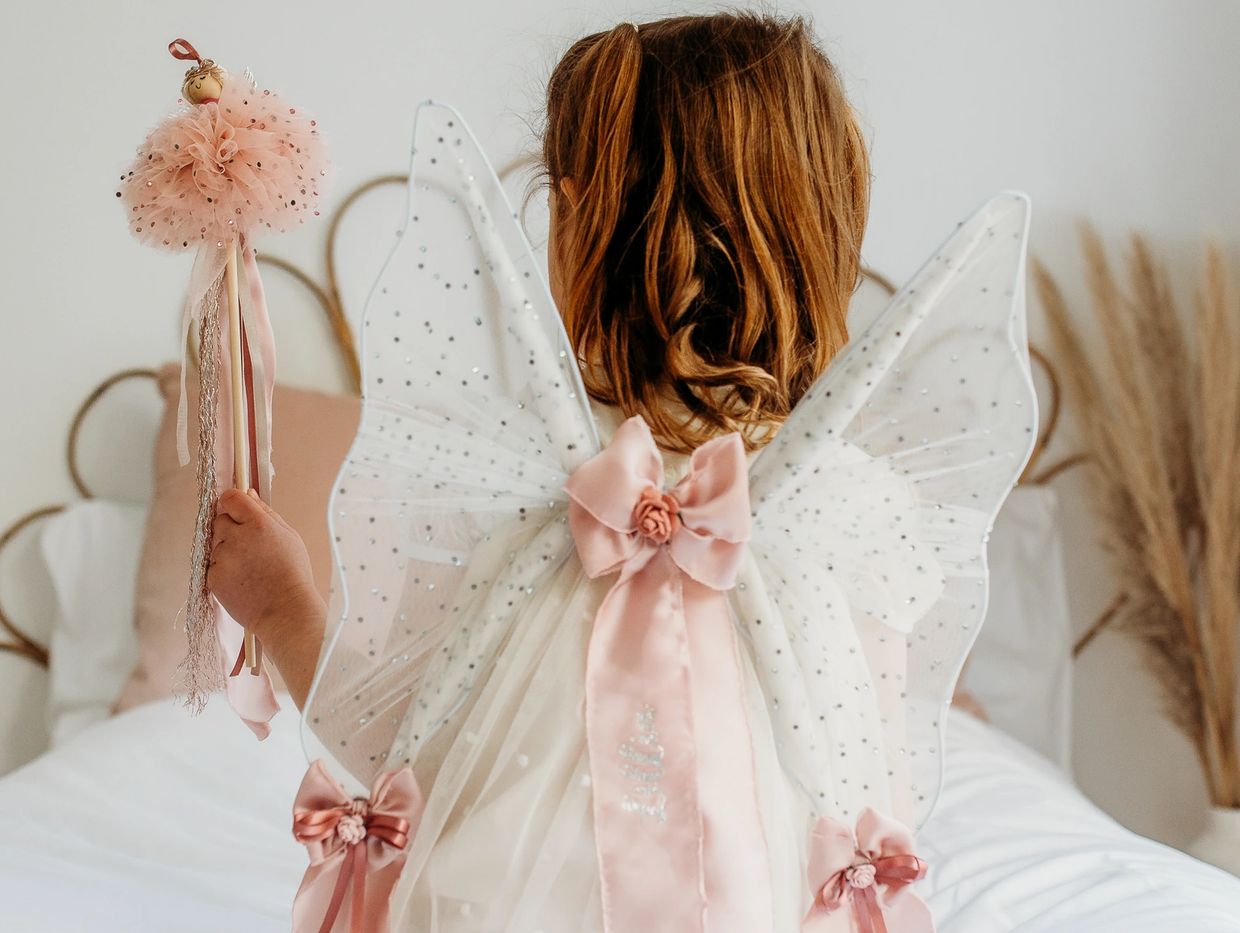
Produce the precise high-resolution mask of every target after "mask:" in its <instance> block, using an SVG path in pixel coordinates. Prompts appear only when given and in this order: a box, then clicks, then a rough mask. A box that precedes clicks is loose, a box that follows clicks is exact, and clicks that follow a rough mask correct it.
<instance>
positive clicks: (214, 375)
mask: <svg viewBox="0 0 1240 933" xmlns="http://www.w3.org/2000/svg"><path fill="white" fill-rule="evenodd" d="M168 51H169V52H170V53H171V54H172V55H173V57H174V58H177V59H180V60H182V61H190V62H193V64H192V65H191V67H190V68H189V70H188V71H186V73H185V78H184V80H183V82H182V85H181V94H182V99H181V100H180V101H179V102H178V103H179V104H180V107H179V108H178V110H177V111H176V112H175V113H173V114H172V115H171V116H169V117H167V118H166V119H164V120H163V121H161V122H160V123H159V124H158V125H157V126H156V127H155V128H154V129H153V130H152V131H151V132H150V134H149V135H148V136H147V138H146V140H145V141H144V142H143V144H142V146H140V147H139V149H138V154H137V157H136V159H135V160H134V164H133V165H132V166H131V168H130V170H129V171H128V172H127V173H126V174H124V175H122V176H121V188H120V190H118V191H117V192H116V196H117V197H118V198H120V199H121V201H122V204H123V205H124V207H125V208H126V215H127V220H128V222H129V226H130V230H131V232H133V234H134V235H135V236H136V237H138V239H139V240H140V241H142V242H143V243H146V244H148V245H151V246H155V247H159V248H163V249H168V250H173V251H178V252H183V251H188V250H190V249H193V250H195V251H196V256H195V261H194V267H193V271H192V273H191V275H190V285H189V292H188V294H187V296H186V300H185V306H184V311H183V313H182V321H181V347H182V353H183V354H184V353H185V352H186V350H187V347H188V336H189V332H190V328H191V327H195V326H196V328H197V332H198V346H199V352H198V357H199V363H198V377H199V394H198V413H197V414H198V462H197V467H196V478H197V484H198V514H197V521H196V523H195V528H194V538H193V547H192V550H191V557H190V563H191V566H190V581H189V595H188V598H187V600H186V604H185V614H186V619H185V629H186V633H187V639H188V650H187V653H186V657H185V659H184V660H183V661H182V662H181V666H180V669H179V674H180V688H181V690H182V691H183V698H184V700H185V702H186V705H188V706H189V707H190V708H191V709H192V710H194V711H195V712H199V711H201V710H202V708H203V707H204V706H205V704H206V700H207V697H208V695H209V694H210V693H211V692H213V691H215V690H218V689H220V687H221V686H222V687H223V688H224V689H225V692H226V693H227V696H228V700H229V703H230V704H231V705H232V706H233V708H234V709H235V710H236V711H237V712H238V714H239V715H240V716H241V718H242V719H243V720H244V721H245V722H246V724H247V725H248V726H249V727H250V728H251V729H252V730H253V731H254V732H255V734H257V735H258V737H259V738H260V739H261V738H265V737H266V736H267V734H268V732H269V726H268V725H267V723H268V721H269V720H270V719H271V717H272V716H273V715H275V712H276V711H277V710H278V709H279V705H278V704H277V703H276V701H275V694H274V692H273V690H272V687H271V679H270V677H269V676H268V675H267V673H266V671H265V670H264V668H263V663H262V648H261V645H260V644H259V643H258V641H257V639H255V638H254V637H253V636H250V635H246V634H245V632H244V629H242V627H241V626H240V625H239V624H238V623H237V622H236V621H235V620H233V619H232V618H231V617H229V616H228V613H227V612H225V611H224V608H223V607H222V606H221V605H220V604H219V602H218V600H216V599H215V598H214V597H213V596H212V595H211V593H210V591H209V590H208V588H207V582H206V581H207V567H208V563H209V560H210V547H211V539H212V532H213V525H214V514H215V502H216V498H217V495H218V490H219V488H220V487H221V486H222V484H223V483H225V482H228V476H227V473H226V472H225V466H226V465H227V464H230V463H231V467H232V476H231V482H232V484H233V485H234V486H235V487H237V488H239V489H249V488H253V489H255V490H257V492H258V494H259V496H260V497H261V498H262V499H263V500H264V501H265V502H270V501H271V480H272V477H273V475H274V470H273V469H272V466H271V393H272V388H273V386H274V379H275V343H274V340H273V337H272V333H271V324H270V321H269V319H268V316H267V306H266V299H265V297H264V293H263V286H262V279H261V277H260V275H259V271H258V263H257V259H256V256H255V251H254V248H253V246H252V244H251V240H252V237H253V235H254V233H255V232H257V231H260V230H261V229H263V228H266V229H269V230H279V231H284V230H287V229H288V227H289V226H290V225H291V224H292V223H294V222H297V223H304V222H305V218H306V216H307V215H310V216H315V215H317V214H318V213H319V212H318V211H317V210H316V209H315V206H316V204H317V202H318V198H319V188H320V185H321V183H322V179H323V177H324V176H325V175H326V174H327V156H326V150H325V147H324V145H323V141H322V139H321V137H320V135H319V132H318V129H317V125H316V122H315V121H314V120H312V119H310V118H309V117H308V116H307V115H306V114H305V113H304V112H302V111H300V110H299V109H298V108H295V107H291V106H289V105H288V104H287V102H285V101H282V100H281V99H280V97H279V96H278V95H277V94H275V93H274V92H272V91H270V90H260V89H259V88H258V87H257V86H256V85H255V83H254V81H253V79H252V78H251V77H250V76H249V73H248V71H247V73H246V75H245V77H243V78H241V79H235V78H232V77H230V76H229V75H228V73H227V72H225V71H224V69H222V68H221V67H220V66H218V65H217V64H215V62H213V61H212V60H211V59H204V58H203V57H202V56H201V55H199V54H198V52H197V50H196V49H195V48H194V47H193V46H192V45H191V44H190V43H189V42H187V41H186V40H184V39H176V40H174V41H173V42H171V43H169V45H168ZM239 266H240V267H241V268H242V269H243V270H244V274H245V282H246V285H247V287H248V301H244V302H243V301H242V300H241V294H240V290H239ZM187 362H188V361H187V360H186V359H184V358H183V359H182V366H181V389H180V397H179V400H178V406H177V453H178V457H179V460H180V462H181V464H182V465H185V464H187V463H188V462H189V445H188V441H187V421H188V418H187V401H186V393H185V378H186V369H187V368H188V367H187V365H186V364H187ZM225 413H227V417H229V418H230V419H231V426H232V429H231V431H223V430H219V429H218V425H219V424H220V422H222V421H223V418H224V417H225ZM234 654H235V661H231V663H230V659H231V658H232V657H233V655H234ZM243 666H245V667H248V668H249V671H250V674H251V675H253V676H252V677H238V676H237V675H238V674H240V673H241V670H242V667H243ZM225 674H227V676H225Z"/></svg>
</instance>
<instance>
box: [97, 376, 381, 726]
mask: <svg viewBox="0 0 1240 933" xmlns="http://www.w3.org/2000/svg"><path fill="white" fill-rule="evenodd" d="M179 377H180V368H179V366H178V365H177V364H176V363H168V364H166V365H164V366H163V367H162V368H161V369H160V370H159V376H158V382H159V390H160V394H161V395H162V396H163V399H164V413H163V419H162V420H161V422H160V425H159V435H158V437H157V439H156V442H155V464H154V468H155V492H154V495H153V497H152V499H151V509H150V514H149V515H148V517H147V523H146V540H145V542H144V544H143V548H142V557H141V560H140V562H139V565H138V578H137V590H136V593H135V599H134V624H135V625H136V627H137V631H138V663H137V666H136V667H135V668H134V669H133V672H132V673H131V674H130V675H129V679H128V680H127V681H126V682H125V686H124V687H123V688H122V689H121V694H120V697H119V698H118V699H117V701H116V703H115V704H114V706H113V712H121V711H123V710H126V709H129V708H130V707H133V706H138V705H139V704H142V703H146V702H149V701H151V700H157V699H161V698H163V697H168V696H171V695H172V692H173V678H174V676H175V673H176V667H177V664H179V663H180V661H181V658H182V657H184V655H185V633H184V632H183V631H181V628H180V625H181V624H182V621H183V616H178V613H179V612H180V610H181V608H182V606H183V605H184V604H185V596H186V592H187V590H188V588H189V555H190V544H191V540H192V538H193V530H194V515H195V510H196V505H195V502H196V498H197V495H196V491H195V483H194V460H193V458H195V457H197V450H196V446H197V445H196V443H195V442H196V438H195V431H194V420H193V417H191V419H190V431H189V442H190V457H191V460H190V464H189V465H188V466H185V467H182V466H181V465H180V464H179V463H177V452H176V434H175V432H176V418H177V383H178V380H179ZM196 382H197V380H196V379H194V378H190V379H188V380H187V381H186V389H187V391H188V392H189V411H190V414H191V416H192V415H193V413H194V412H195V411H196V410H197V406H198V400H197V394H196V393H195V392H194V386H195V384H196ZM359 410H360V400H359V399H357V398H353V397H350V396H339V395H326V394H324V393H322V392H312V391H308V390H305V389H292V388H288V387H286V386H280V385H277V386H276V388H275V394H274V396H273V397H272V440H273V443H272V454H271V458H272V464H273V466H274V467H275V478H274V480H273V481H272V484H271V496H272V506H273V507H274V508H275V509H276V511H278V512H279V513H280V514H281V515H283V516H284V518H285V519H286V520H287V521H288V522H289V524H291V525H292V526H293V527H294V528H296V529H297V531H298V533H299V534H300V535H301V536H302V538H303V540H305V542H306V547H307V549H308V550H309V552H310V563H311V566H312V567H313V568H314V579H315V584H316V585H317V586H318V588H319V592H320V593H321V594H322V595H323V599H324V600H325V601H326V600H327V595H328V587H329V585H330V584H331V576H332V575H331V546H330V543H329V541H328V532H327V498H328V495H329V494H330V492H331V487H332V483H333V482H335V479H336V473H337V471H338V470H339V469H340V464H341V462H342V461H343V460H344V458H345V456H346V454H347V453H348V451H349V446H350V445H351V444H352V443H353V437H354V435H355V434H356V433H357V423H358V414H359ZM271 676H272V680H273V682H274V683H275V687H276V689H277V690H281V689H283V686H284V685H283V682H282V681H281V680H280V676H279V673H278V672H277V671H276V670H275V668H274V667H273V668H272V669H271Z"/></svg>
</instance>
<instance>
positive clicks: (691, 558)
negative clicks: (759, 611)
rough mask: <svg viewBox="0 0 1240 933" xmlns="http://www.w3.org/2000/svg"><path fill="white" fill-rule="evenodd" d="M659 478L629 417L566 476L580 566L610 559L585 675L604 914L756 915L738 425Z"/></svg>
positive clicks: (760, 909)
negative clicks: (738, 606)
mask: <svg viewBox="0 0 1240 933" xmlns="http://www.w3.org/2000/svg"><path fill="white" fill-rule="evenodd" d="M662 481H663V460H662V457H661V455H660V453H659V449H658V447H657V446H655V443H654V439H653V438H652V437H651V434H650V430H649V428H648V427H647V426H646V423H645V422H644V421H643V420H642V419H641V418H640V417H633V418H630V419H628V420H627V421H625V422H624V423H623V424H621V425H620V427H619V428H618V429H617V430H616V433H615V435H614V436H613V438H612V440H611V443H610V444H609V445H608V446H607V447H606V448H605V449H604V450H603V451H602V452H601V453H599V454H597V455H596V456H595V457H593V458H591V459H590V460H588V461H587V462H586V463H584V464H582V465H581V466H580V467H579V468H578V469H577V470H576V471H575V472H574V473H573V474H572V476H571V477H569V480H568V482H567V483H566V484H565V487H564V488H565V490H566V491H567V492H568V495H569V511H568V520H569V528H570V530H571V531H572V535H573V539H574V541H575V542H576V545H577V553H578V555H579V557H580V558H581V563H582V566H583V568H584V569H585V572H586V574H587V575H589V576H590V577H598V576H602V575H604V574H609V573H614V572H617V571H618V572H619V578H618V579H617V580H616V582H615V584H614V585H613V586H612V587H611V589H610V590H609V591H608V592H607V594H606V596H605V597H604V598H603V601H602V603H601V605H600V606H599V608H598V611H597V613H596V615H595V618H594V626H593V630H592V632H591V636H590V645H589V649H588V652H587V660H586V665H587V666H586V681H585V704H586V740H587V745H588V749H589V755H590V772H591V783H592V787H593V798H594V801H593V802H594V830H595V839H596V845H597V850H598V860H599V871H600V881H601V894H602V902H603V917H604V924H605V927H606V929H608V930H614V931H621V933H629V931H633V930H642V931H643V933H657V931H663V930H666V931H676V933H688V931H701V930H719V931H724V930H760V929H765V928H769V926H770V923H771V901H772V895H771V890H770V869H769V866H768V864H767V853H766V843H765V839H764V837H763V832H762V823H761V816H760V812H759V809H758V804H757V790H756V786H755V779H754V769H753V758H752V755H753V752H752V743H751V739H750V734H749V724H748V720H747V719H746V712H745V703H744V694H743V690H742V684H743V681H742V679H741V668H740V662H739V656H738V650H737V645H736V637H735V631H734V628H733V624H732V618H731V614H730V612H729V609H728V605H727V602H726V597H725V595H724V593H725V592H726V591H727V590H728V589H730V588H731V587H732V586H733V584H734V583H735V580H736V574H737V570H738V568H739V566H740V563H741V560H742V559H743V556H744V544H745V541H746V540H747V539H748V537H749V519H750V514H749V491H748V477H747V475H746V463H745V450H744V446H743V444H742V443H741V439H740V436H739V435H737V434H735V433H733V434H728V435H725V436H722V437H718V438H715V439H713V440H711V441H709V442H707V443H706V444H703V445H702V446H701V447H699V448H698V449H697V450H696V451H694V453H693V455H692V457H691V459H690V464H689V472H688V473H687V474H686V476H685V477H684V479H682V480H681V481H680V482H679V483H678V484H677V485H676V487H675V488H674V489H672V490H671V491H670V492H665V491H664V490H663V489H662Z"/></svg>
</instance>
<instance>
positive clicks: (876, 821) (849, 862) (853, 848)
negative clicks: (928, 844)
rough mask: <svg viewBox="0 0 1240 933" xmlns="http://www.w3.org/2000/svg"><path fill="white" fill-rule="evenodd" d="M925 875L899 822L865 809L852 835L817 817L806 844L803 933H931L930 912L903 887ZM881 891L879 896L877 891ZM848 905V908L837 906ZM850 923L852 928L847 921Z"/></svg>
mask: <svg viewBox="0 0 1240 933" xmlns="http://www.w3.org/2000/svg"><path fill="white" fill-rule="evenodd" d="M925 874H926V863H925V862H924V861H923V860H922V859H920V858H918V857H917V856H916V855H915V854H913V836H912V834H911V833H910V832H909V831H908V829H907V828H905V826H904V825H903V824H902V823H899V822H897V821H896V820H893V819H890V818H888V817H884V816H882V815H880V814H878V813H877V812H875V811H874V810H872V809H870V808H869V807H866V808H865V809H864V810H862V811H861V815H860V817H858V819H857V834H856V836H855V837H854V835H853V832H852V830H851V829H849V828H848V827H847V826H846V825H845V824H843V823H841V822H839V821H837V820H833V819H831V818H829V817H823V818H822V819H820V820H819V821H818V825H817V826H815V827H814V833H813V837H812V838H811V840H810V855H809V886H810V890H811V891H812V892H813V894H814V902H813V903H812V904H811V905H810V908H809V913H807V914H806V915H805V919H804V921H802V925H801V929H802V930H803V931H805V933H809V931H811V930H812V931H814V933H831V931H839V933H848V931H851V930H854V929H855V930H856V931H857V933H933V931H934V921H933V919H931V917H930V909H929V908H928V907H927V906H926V904H925V902H924V901H923V900H922V899H921V898H920V897H918V896H917V894H916V892H914V891H913V890H912V889H911V888H910V887H909V886H910V885H911V884H912V883H913V882H914V881H917V880H919V879H921V878H923V877H925ZM880 887H881V888H885V889H886V890H885V891H884V892H883V893H881V894H880V893H879V890H878V889H879V888H880ZM847 905H851V907H852V910H851V914H852V916H851V918H850V917H849V913H850V912H849V911H848V910H840V908H841V907H845V906H847ZM854 920H855V921H856V925H855V927H854V924H853V921H854Z"/></svg>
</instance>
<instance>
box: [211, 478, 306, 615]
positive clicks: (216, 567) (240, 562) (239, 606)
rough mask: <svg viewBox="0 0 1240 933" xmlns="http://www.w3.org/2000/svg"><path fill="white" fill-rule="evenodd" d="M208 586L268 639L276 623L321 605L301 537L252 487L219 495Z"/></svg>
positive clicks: (225, 604) (232, 610)
mask: <svg viewBox="0 0 1240 933" xmlns="http://www.w3.org/2000/svg"><path fill="white" fill-rule="evenodd" d="M207 588H208V589H210V590H211V592H212V593H214V594H215V598H216V599H218V600H219V601H220V603H221V604H222V605H223V607H224V608H225V609H226V610H228V614H229V615H230V616H232V617H233V618H234V619H236V620H237V621H238V622H239V623H241V625H243V626H245V628H246V630H247V631H250V632H253V633H254V634H255V635H257V636H258V637H259V638H264V639H265V635H266V634H267V633H268V632H269V630H270V629H271V628H273V627H274V626H275V625H276V623H277V622H279V621H281V620H284V619H288V618H290V617H291V616H294V615H296V614H297V613H299V612H301V611H305V610H307V609H310V608H317V607H319V606H321V605H322V600H321V599H320V598H319V595H318V591H317V590H316V589H315V587H314V574H313V571H312V570H311V569H310V555H309V554H308V553H306V545H305V543H304V542H303V541H302V540H301V536H300V535H298V534H297V532H296V531H295V530H294V529H293V527H292V526H291V525H290V524H289V523H288V522H286V521H285V520H284V519H283V518H281V517H280V515H279V513H277V512H276V511H275V510H274V509H273V508H271V506H269V505H267V503H265V502H263V500H262V499H260V498H259V497H258V493H257V492H255V491H253V490H249V491H248V492H247V491H243V490H240V489H229V490H226V491H225V492H223V493H221V494H220V497H219V500H218V501H217V503H216V506H215V534H214V536H213V538H212V541H211V562H210V566H209V568H208V570H207Z"/></svg>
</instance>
